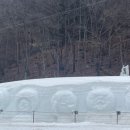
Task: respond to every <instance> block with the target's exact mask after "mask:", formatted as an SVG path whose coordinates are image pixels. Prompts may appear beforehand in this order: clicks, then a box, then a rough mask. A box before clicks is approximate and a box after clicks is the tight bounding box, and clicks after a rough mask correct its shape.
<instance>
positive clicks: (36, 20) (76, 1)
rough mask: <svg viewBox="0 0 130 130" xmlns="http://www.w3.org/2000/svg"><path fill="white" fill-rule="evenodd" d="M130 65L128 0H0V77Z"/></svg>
mask: <svg viewBox="0 0 130 130" xmlns="http://www.w3.org/2000/svg"><path fill="white" fill-rule="evenodd" d="M126 64H130V1H129V0H0V81H1V82H5V81H13V80H21V79H30V78H45V77H59V76H60V77H61V76H103V75H105V76H114V75H119V73H120V69H121V67H122V65H126Z"/></svg>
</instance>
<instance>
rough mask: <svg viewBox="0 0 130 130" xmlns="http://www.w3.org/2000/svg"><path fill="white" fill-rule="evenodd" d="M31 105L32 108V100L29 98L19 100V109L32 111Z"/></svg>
mask: <svg viewBox="0 0 130 130" xmlns="http://www.w3.org/2000/svg"><path fill="white" fill-rule="evenodd" d="M30 107H31V108H32V104H31V102H30V101H29V100H28V99H27V98H21V99H20V100H19V102H18V110H19V111H27V112H28V111H30Z"/></svg>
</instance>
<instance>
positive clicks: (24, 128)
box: [0, 123, 130, 130]
mask: <svg viewBox="0 0 130 130" xmlns="http://www.w3.org/2000/svg"><path fill="white" fill-rule="evenodd" d="M0 130H130V126H128V125H105V124H94V123H76V124H54V123H51V124H45V123H41V124H10V123H6V124H0Z"/></svg>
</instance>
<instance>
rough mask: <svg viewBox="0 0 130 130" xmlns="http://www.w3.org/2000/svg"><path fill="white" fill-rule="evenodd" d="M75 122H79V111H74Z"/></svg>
mask: <svg viewBox="0 0 130 130" xmlns="http://www.w3.org/2000/svg"><path fill="white" fill-rule="evenodd" d="M73 113H74V122H75V123H76V122H77V115H78V111H74V112H73Z"/></svg>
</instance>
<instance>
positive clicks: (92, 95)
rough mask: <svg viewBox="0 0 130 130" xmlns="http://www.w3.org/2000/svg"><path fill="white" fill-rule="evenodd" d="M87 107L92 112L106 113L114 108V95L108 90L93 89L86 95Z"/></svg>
mask: <svg viewBox="0 0 130 130" xmlns="http://www.w3.org/2000/svg"><path fill="white" fill-rule="evenodd" d="M87 106H88V107H89V109H90V110H93V111H102V110H104V111H108V110H110V109H112V108H113V107H114V95H113V93H112V92H111V91H110V90H109V89H94V90H92V91H91V92H89V94H88V95H87Z"/></svg>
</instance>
